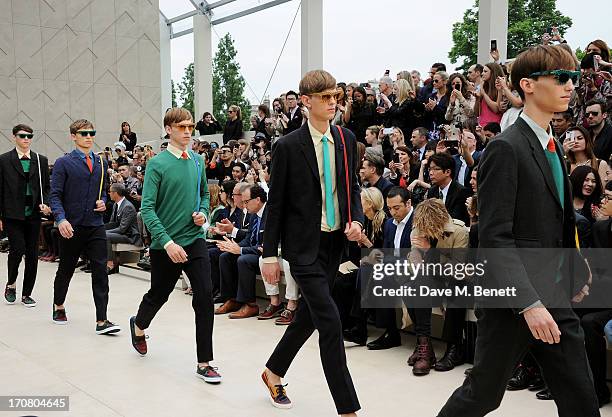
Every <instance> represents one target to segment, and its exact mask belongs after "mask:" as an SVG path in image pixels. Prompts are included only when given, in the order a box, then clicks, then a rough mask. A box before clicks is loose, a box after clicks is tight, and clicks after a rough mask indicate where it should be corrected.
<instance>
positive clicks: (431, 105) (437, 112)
mask: <svg viewBox="0 0 612 417" xmlns="http://www.w3.org/2000/svg"><path fill="white" fill-rule="evenodd" d="M447 82H448V74H447V73H446V72H445V71H438V72H436V73H435V74H434V75H433V87H434V91H433V92H432V93H431V94H430V96H429V97H427V99H426V101H425V119H424V124H425V127H426V128H427V129H429V130H430V131H431V130H436V129H437V128H438V127H439V126H442V125H443V124H445V123H446V110H447V108H448V103H449V100H450V95H451V91H450V90H449V89H448V87H447Z"/></svg>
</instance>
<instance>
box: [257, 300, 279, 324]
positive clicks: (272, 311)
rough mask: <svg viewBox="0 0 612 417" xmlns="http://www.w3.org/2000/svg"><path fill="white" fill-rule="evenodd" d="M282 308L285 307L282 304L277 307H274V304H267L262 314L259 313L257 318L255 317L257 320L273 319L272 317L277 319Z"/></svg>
mask: <svg viewBox="0 0 612 417" xmlns="http://www.w3.org/2000/svg"><path fill="white" fill-rule="evenodd" d="M284 307H285V306H284V305H283V303H280V304H279V305H277V306H275V305H274V304H268V307H266V309H265V310H264V311H263V313H261V314H260V315H259V317H257V320H270V319H273V318H274V317H277V316H279V315H280V313H281V311H282V310H283V308H284Z"/></svg>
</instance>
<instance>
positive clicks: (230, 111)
mask: <svg viewBox="0 0 612 417" xmlns="http://www.w3.org/2000/svg"><path fill="white" fill-rule="evenodd" d="M228 113H236V112H235V111H234V110H228Z"/></svg>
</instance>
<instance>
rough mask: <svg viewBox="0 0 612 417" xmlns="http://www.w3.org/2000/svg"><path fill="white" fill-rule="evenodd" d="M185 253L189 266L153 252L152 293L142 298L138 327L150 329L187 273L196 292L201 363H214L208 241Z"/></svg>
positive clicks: (190, 246) (199, 359)
mask: <svg viewBox="0 0 612 417" xmlns="http://www.w3.org/2000/svg"><path fill="white" fill-rule="evenodd" d="M183 249H184V250H185V252H187V262H185V263H184V264H181V263H178V264H175V263H174V262H172V260H171V259H170V258H169V257H168V254H167V253H166V251H165V250H155V249H151V250H150V251H149V255H150V256H151V289H150V290H149V291H148V292H147V293H146V294H145V295H144V297H143V298H142V302H141V303H140V307H139V308H138V314H136V325H137V326H138V327H139V328H140V329H142V330H145V329H147V328H148V327H149V325H150V324H151V321H152V320H153V318H154V317H155V315H156V314H157V312H158V311H159V309H160V308H161V307H162V306H163V305H164V304H165V303H166V301H168V297H169V296H170V294H171V293H172V290H174V286H175V285H176V281H178V279H179V277H180V275H181V272H182V271H185V273H186V274H187V277H188V278H189V282H190V283H191V288H192V289H193V299H192V301H191V306H192V307H193V311H194V313H195V327H196V349H197V356H198V362H199V363H200V362H209V361H211V360H213V343H212V334H213V323H214V314H213V310H214V306H213V300H212V284H211V282H210V261H209V260H208V250H206V241H205V240H204V239H196V241H195V242H193V243H192V244H191V245H189V246H185V247H184V248H183Z"/></svg>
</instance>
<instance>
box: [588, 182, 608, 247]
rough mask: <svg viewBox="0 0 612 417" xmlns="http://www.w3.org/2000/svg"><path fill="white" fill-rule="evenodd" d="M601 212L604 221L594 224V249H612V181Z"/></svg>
mask: <svg viewBox="0 0 612 417" xmlns="http://www.w3.org/2000/svg"><path fill="white" fill-rule="evenodd" d="M599 210H600V215H601V219H602V220H598V221H596V222H595V224H593V247H594V248H612V181H609V182H608V183H607V184H606V188H605V190H604V192H603V194H602V197H601V205H600V208H599Z"/></svg>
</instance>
